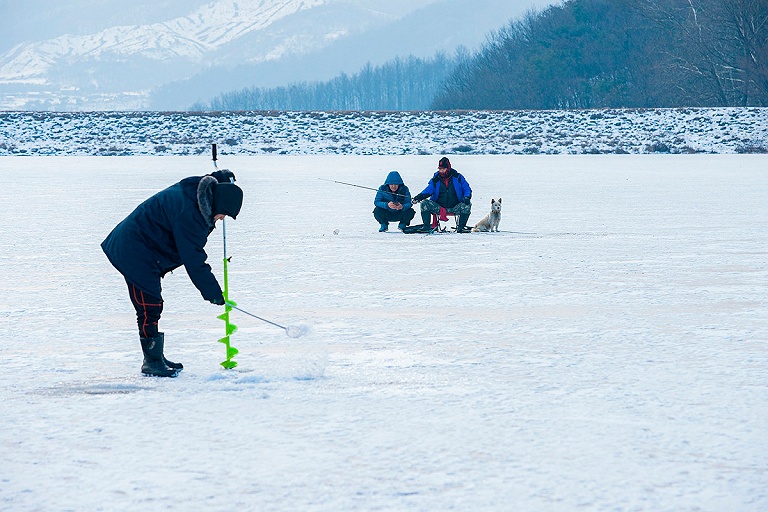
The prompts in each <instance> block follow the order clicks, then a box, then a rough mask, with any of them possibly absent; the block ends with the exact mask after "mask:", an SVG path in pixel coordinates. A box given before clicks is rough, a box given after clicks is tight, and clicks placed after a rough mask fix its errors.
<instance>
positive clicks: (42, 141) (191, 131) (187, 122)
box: [0, 108, 768, 156]
mask: <svg viewBox="0 0 768 512" xmlns="http://www.w3.org/2000/svg"><path fill="white" fill-rule="evenodd" d="M212 142H216V143H218V144H219V147H220V152H221V153H222V154H227V155H268V154H272V155H329V154H334V155H435V154H464V155H493V154H502V155H503V154H509V155H521V154H528V155H532V154H567V155H576V154H690V153H712V154H744V153H768V108H676V109H602V110H557V111H471V112H470V111H462V112H436V111H422V112H189V113H187V112H74V113H62V112H3V113H0V156H9V155H17V156H31V155H40V156H43V155H46V156H68V155H73V156H87V155H93V156H140V155H163V156H165V155H168V156H171V155H173V156H188V155H200V154H203V153H205V152H207V151H208V144H209V143H212Z"/></svg>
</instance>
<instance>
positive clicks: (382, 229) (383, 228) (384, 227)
mask: <svg viewBox="0 0 768 512" xmlns="http://www.w3.org/2000/svg"><path fill="white" fill-rule="evenodd" d="M387 230H389V224H388V223H386V222H382V223H381V226H380V227H379V233H383V232H385V231H387Z"/></svg>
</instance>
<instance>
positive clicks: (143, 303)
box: [126, 281, 163, 338]
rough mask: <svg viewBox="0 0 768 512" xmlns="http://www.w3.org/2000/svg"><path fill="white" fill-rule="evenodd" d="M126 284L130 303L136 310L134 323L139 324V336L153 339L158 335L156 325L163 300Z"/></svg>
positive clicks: (161, 310) (161, 311)
mask: <svg viewBox="0 0 768 512" xmlns="http://www.w3.org/2000/svg"><path fill="white" fill-rule="evenodd" d="M126 283H128V292H129V293H130V295H131V303H133V307H134V308H135V309H136V321H137V323H138V324H139V336H140V337H142V338H154V337H155V336H157V334H158V330H157V323H158V322H159V321H160V315H161V314H162V313H163V299H161V298H159V297H155V296H153V295H150V294H148V293H147V292H145V291H142V290H141V289H139V288H137V287H136V285H134V284H132V283H129V282H128V281H126Z"/></svg>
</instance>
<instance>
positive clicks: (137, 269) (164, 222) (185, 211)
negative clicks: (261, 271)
mask: <svg viewBox="0 0 768 512" xmlns="http://www.w3.org/2000/svg"><path fill="white" fill-rule="evenodd" d="M230 177H231V178H234V175H232V173H230V172H229V171H217V172H215V173H213V174H212V175H207V176H202V177H201V176H193V177H190V178H185V179H183V180H181V181H180V182H178V183H176V184H175V185H172V186H170V187H168V188H166V189H165V190H162V191H160V192H158V193H157V194H155V195H153V196H152V197H150V198H149V199H147V200H146V201H144V202H143V203H141V204H140V205H139V206H138V207H136V209H135V210H134V211H133V213H131V214H130V215H128V217H126V218H125V219H124V220H123V221H122V222H120V224H118V225H117V226H116V227H115V228H114V229H113V230H112V232H111V233H110V234H109V235H108V236H107V238H106V239H105V240H104V242H102V244H101V247H102V249H103V250H104V253H105V254H106V255H107V257H108V258H109V261H110V262H111V263H112V265H113V266H114V267H115V268H116V269H117V270H118V271H119V272H120V273H121V274H122V275H123V277H124V278H125V281H126V283H127V284H128V293H129V296H130V299H131V303H132V304H133V307H134V308H135V309H136V319H137V322H138V327H139V339H140V341H141V350H142V352H143V353H144V362H143V363H142V365H141V372H142V373H144V374H145V375H153V376H157V377H175V376H176V375H177V374H178V372H179V371H180V370H181V369H182V368H183V365H182V364H181V363H174V362H173V361H169V360H168V359H166V358H165V355H164V353H163V348H164V345H165V336H164V333H162V332H159V331H158V322H159V320H160V315H161V314H162V312H163V298H162V294H161V285H160V279H161V278H162V277H163V276H165V274H167V273H168V272H170V271H172V270H174V269H176V268H178V267H180V266H181V265H184V267H185V269H186V271H187V274H188V275H189V277H190V279H191V280H192V283H194V285H195V287H196V288H197V289H198V290H200V293H201V294H202V296H203V298H204V299H205V300H207V301H209V302H211V303H213V304H217V305H223V304H224V296H223V294H222V291H221V287H220V286H219V283H218V281H217V280H216V277H215V276H214V275H213V272H211V267H210V265H208V263H206V260H207V259H208V255H207V254H206V253H205V250H204V248H205V244H206V242H207V241H208V235H209V234H210V233H211V232H212V231H213V229H214V227H215V225H216V221H218V220H221V219H223V218H224V216H226V215H229V216H230V217H232V218H233V219H234V218H236V217H237V214H238V213H239V212H240V208H241V206H242V204H243V191H242V190H241V189H240V187H238V186H237V185H235V184H234V183H231V182H230Z"/></svg>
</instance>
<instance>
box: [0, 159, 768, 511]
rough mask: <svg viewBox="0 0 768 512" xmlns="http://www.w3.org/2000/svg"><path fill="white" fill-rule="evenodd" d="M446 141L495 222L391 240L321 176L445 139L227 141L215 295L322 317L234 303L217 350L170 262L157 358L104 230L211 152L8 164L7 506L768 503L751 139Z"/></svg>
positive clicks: (417, 180)
mask: <svg viewBox="0 0 768 512" xmlns="http://www.w3.org/2000/svg"><path fill="white" fill-rule="evenodd" d="M451 161H452V163H453V166H454V167H455V168H457V169H458V170H459V171H461V172H462V173H463V174H464V175H465V176H466V177H467V180H468V181H469V183H470V184H471V186H472V188H473V189H474V198H473V203H474V207H473V214H472V217H471V218H470V224H474V223H475V222H477V221H478V220H479V219H480V218H481V217H482V216H484V215H485V214H486V213H488V210H489V206H490V199H491V198H498V197H502V198H503V204H504V211H503V213H502V221H501V226H500V227H501V229H502V230H503V231H504V232H501V233H473V234H468V235H456V234H439V235H427V236H424V235H403V234H402V233H399V232H390V233H386V234H381V233H378V232H377V227H378V226H377V224H376V222H375V221H374V220H373V216H372V214H371V211H372V209H373V204H372V202H373V195H374V193H373V192H372V191H366V190H362V189H356V188H352V187H346V186H343V185H339V184H335V183H331V182H328V181H322V180H320V179H318V178H322V179H330V180H338V181H345V182H349V183H356V184H360V185H364V186H370V187H374V188H375V187H378V186H379V185H380V184H381V183H382V182H383V180H384V178H385V176H386V174H387V172H388V171H390V170H392V169H396V170H398V171H400V173H401V175H402V176H403V178H404V180H405V181H406V184H408V185H409V187H410V188H411V190H412V191H413V192H414V193H416V192H419V191H420V190H421V189H422V188H423V187H424V186H425V185H426V182H427V179H428V178H429V177H430V176H431V173H432V172H433V171H434V168H435V166H436V163H437V157H436V156H258V157H255V156H250V157H249V156H223V157H222V159H221V161H220V166H221V167H228V168H230V169H232V170H233V171H234V172H235V173H236V175H237V177H238V184H240V185H241V186H242V188H243V189H244V190H245V204H244V207H243V210H242V213H241V215H240V216H239V217H238V219H237V220H236V221H232V220H229V221H228V222H227V225H226V229H227V241H228V253H229V255H230V256H232V263H231V266H230V272H229V277H230V287H231V297H232V298H233V299H234V300H235V301H237V302H238V304H239V305H240V306H241V307H242V308H244V309H246V310H248V311H250V312H253V313H255V314H257V315H259V316H262V317H264V318H267V319H270V320H273V321H276V322H278V323H282V324H283V325H288V324H306V325H308V326H310V328H311V331H310V333H309V334H307V335H305V336H303V337H301V338H298V339H292V338H289V337H287V336H286V335H285V333H284V332H283V331H282V330H280V329H276V328H274V327H272V326H270V325H267V324H265V323H262V322H259V321H258V320H255V319H253V318H250V317H248V316H245V315H242V314H239V313H238V312H237V311H235V312H233V313H232V317H233V319H234V323H236V324H237V325H238V326H239V327H240V330H239V331H238V332H237V333H236V334H234V335H233V336H232V344H233V345H234V346H235V347H237V348H239V350H240V354H239V355H238V356H237V357H236V358H235V360H236V361H238V362H239V366H238V367H237V368H236V369H235V370H224V369H222V368H221V367H220V366H219V362H220V361H222V360H223V359H224V347H223V345H221V344H219V343H217V342H216V340H217V339H218V338H220V337H221V336H222V335H223V323H222V322H221V321H219V320H217V319H216V315H217V314H219V313H220V312H221V310H220V308H217V307H216V306H212V305H210V304H208V303H206V302H204V301H203V300H202V298H201V297H200V294H199V293H198V292H197V290H196V289H195V288H194V287H193V285H192V284H191V282H190V281H189V279H188V278H187V277H186V275H185V273H184V271H183V270H180V271H177V272H175V273H174V274H172V275H169V276H167V277H166V279H164V298H165V301H166V302H165V312H164V315H163V319H162V320H161V328H162V330H164V331H165V333H166V355H168V357H169V358H170V359H172V360H179V361H181V362H183V363H184V365H185V369H184V371H183V372H182V373H181V375H180V376H179V377H178V378H176V379H156V378H145V377H142V376H141V375H140V372H139V369H140V365H141V351H140V347H139V342H138V339H137V338H138V336H137V333H136V332H135V331H136V330H135V320H134V314H133V310H132V307H131V305H130V303H129V301H128V297H127V290H126V287H125V284H124V282H123V281H122V278H121V277H120V275H119V274H118V273H117V272H116V271H115V270H114V269H113V268H112V267H111V266H110V264H109V262H108V261H107V259H106V257H104V255H103V254H102V252H101V250H100V248H99V244H100V242H101V241H102V240H103V238H104V237H105V236H106V235H107V233H108V232H109V231H110V230H111V229H112V227H113V226H114V225H115V224H116V223H118V222H119V221H120V220H121V219H122V218H123V217H124V216H125V215H127V214H128V213H129V212H130V211H131V210H132V209H133V208H134V207H135V206H136V205H137V204H139V203H140V202H141V201H143V200H144V199H145V198H146V197H148V196H150V195H151V194H153V193H155V192H157V191H158V190H160V189H162V188H165V187H166V186H168V185H171V184H172V183H174V182H176V181H178V180H179V179H181V178H184V177H186V176H190V175H201V174H205V173H207V172H210V171H211V170H212V169H211V163H210V160H209V159H208V158H207V157H205V156H199V157H170V156H169V157H149V156H145V157H27V158H19V157H2V158H0V172H2V175H3V176H4V177H5V183H4V185H3V192H2V194H3V200H2V202H0V208H1V209H2V214H3V217H4V218H5V223H4V224H5V225H4V227H3V229H2V238H1V239H0V282H2V283H3V285H2V291H0V328H1V329H0V332H2V334H0V336H1V337H2V341H1V342H0V404H1V405H0V446H2V449H1V450H2V456H1V457H0V510H9V511H14V512H16V511H33V510H221V511H228V510H261V511H267V510H274V511H284V510H296V511H315V510H316V511H358V510H414V511H435V510H487V511H497V510H516V511H541V510H552V511H563V512H565V511H573V510H595V511H609V510H610V511H615V510H637V511H646V510H647V511H653V512H659V511H670V512H672V511H674V512H680V511H712V512H719V511H726V510H727V511H755V512H758V511H765V510H768V310H767V308H766V306H768V299H767V291H768V236H767V235H768V201H766V198H768V173H767V172H766V169H768V156H766V155H663V156H661V155H659V156H657V155H598V156H565V155H560V156H464V157H462V156H455V155H454V156H451ZM417 218H418V217H417ZM392 229H394V224H393V225H392ZM207 251H208V255H209V262H210V263H211V265H212V267H213V268H214V273H215V274H216V275H217V277H219V279H221V274H222V264H221V258H222V239H221V229H218V230H217V231H215V232H214V233H213V234H212V235H211V237H210V238H209V243H208V247H207Z"/></svg>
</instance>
